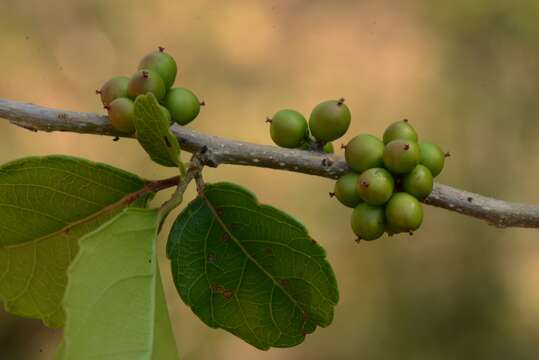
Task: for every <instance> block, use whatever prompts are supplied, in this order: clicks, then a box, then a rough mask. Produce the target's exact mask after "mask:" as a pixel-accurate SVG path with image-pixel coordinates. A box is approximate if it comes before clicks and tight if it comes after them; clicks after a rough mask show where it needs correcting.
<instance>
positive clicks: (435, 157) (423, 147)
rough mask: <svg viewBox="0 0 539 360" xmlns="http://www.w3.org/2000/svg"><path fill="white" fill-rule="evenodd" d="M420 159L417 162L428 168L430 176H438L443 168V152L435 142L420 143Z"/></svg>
mask: <svg viewBox="0 0 539 360" xmlns="http://www.w3.org/2000/svg"><path fill="white" fill-rule="evenodd" d="M419 150H420V152H421V159H420V160H419V162H420V163H421V164H423V165H425V166H426V167H428V168H429V170H430V172H431V173H432V177H436V176H438V175H439V174H440V173H441V172H442V169H443V168H444V162H445V154H444V152H443V151H442V149H440V147H439V146H438V145H436V144H431V143H426V142H424V143H420V144H419Z"/></svg>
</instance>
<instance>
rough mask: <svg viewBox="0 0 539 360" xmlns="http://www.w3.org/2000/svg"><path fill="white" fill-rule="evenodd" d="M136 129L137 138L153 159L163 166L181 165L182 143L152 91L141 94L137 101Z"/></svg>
mask: <svg viewBox="0 0 539 360" xmlns="http://www.w3.org/2000/svg"><path fill="white" fill-rule="evenodd" d="M135 129H136V135H137V140H138V141H139V143H140V144H141V145H142V147H143V148H144V150H146V152H147V153H148V155H150V158H151V159H152V160H153V161H155V162H156V163H158V164H160V165H163V166H170V167H177V166H178V165H179V156H180V144H179V143H178V139H176V137H175V136H174V135H173V134H172V133H171V132H170V119H167V118H166V116H165V115H164V114H163V112H162V111H161V109H160V108H159V103H158V102H157V99H156V98H155V96H154V95H153V94H152V93H148V94H147V95H139V96H138V97H137V100H136V101H135Z"/></svg>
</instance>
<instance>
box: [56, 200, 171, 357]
mask: <svg viewBox="0 0 539 360" xmlns="http://www.w3.org/2000/svg"><path fill="white" fill-rule="evenodd" d="M158 226H159V213H158V211H157V210H151V209H133V208H130V209H125V210H124V211H123V212H122V213H121V214H119V215H118V216H116V217H115V218H114V219H112V220H111V221H109V222H107V223H105V224H104V225H102V226H101V227H100V228H98V229H97V230H95V231H94V232H92V233H90V234H88V235H86V236H85V237H83V238H82V239H81V240H80V251H79V253H78V255H77V257H76V258H75V260H74V261H73V263H72V265H71V266H70V268H69V271H68V274H69V284H68V286H67V289H66V294H65V299H64V306H65V309H66V313H67V322H66V327H65V331H64V344H63V349H62V351H61V352H60V353H59V356H62V358H63V359H66V360H67V359H79V360H85V359H109V360H116V359H117V360H121V359H122V360H123V359H137V360H151V359H152V360H173V359H178V355H177V351H176V345H175V342H174V336H173V334H172V328H171V325H170V320H169V317H168V311H167V308H166V302H165V298H164V293H163V287H162V283H161V278H160V275H159V269H158V266H157V257H156V252H155V244H156V239H157V229H158ZM62 352H63V354H62Z"/></svg>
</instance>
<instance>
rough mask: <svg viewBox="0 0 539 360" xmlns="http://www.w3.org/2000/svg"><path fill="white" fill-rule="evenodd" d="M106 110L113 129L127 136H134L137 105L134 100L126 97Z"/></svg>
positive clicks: (116, 100)
mask: <svg viewBox="0 0 539 360" xmlns="http://www.w3.org/2000/svg"><path fill="white" fill-rule="evenodd" d="M105 108H106V109H107V110H108V113H109V119H110V122H111V123H112V127H114V128H115V129H116V130H118V131H121V132H124V133H126V134H132V133H133V132H134V131H135V125H134V119H135V103H134V102H133V100H131V99H128V98H125V97H122V98H117V99H115V100H113V101H112V102H111V103H110V104H109V105H107V106H106V107H105Z"/></svg>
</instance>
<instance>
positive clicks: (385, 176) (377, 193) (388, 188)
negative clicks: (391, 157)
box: [357, 168, 395, 205]
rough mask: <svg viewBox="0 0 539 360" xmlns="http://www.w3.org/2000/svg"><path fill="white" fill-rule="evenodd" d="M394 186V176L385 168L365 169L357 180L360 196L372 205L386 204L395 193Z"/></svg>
mask: <svg viewBox="0 0 539 360" xmlns="http://www.w3.org/2000/svg"><path fill="white" fill-rule="evenodd" d="M394 188H395V180H393V176H391V174H390V173H389V172H388V171H387V170H386V169H383V168H373V169H369V170H366V171H364V172H363V173H362V174H361V175H360V176H359V178H358V182H357V189H358V190H357V191H358V194H359V197H360V198H361V199H362V200H364V201H365V202H366V203H368V204H371V205H382V204H385V203H386V202H387V201H388V200H389V198H390V197H391V195H392V194H393V189H394Z"/></svg>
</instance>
